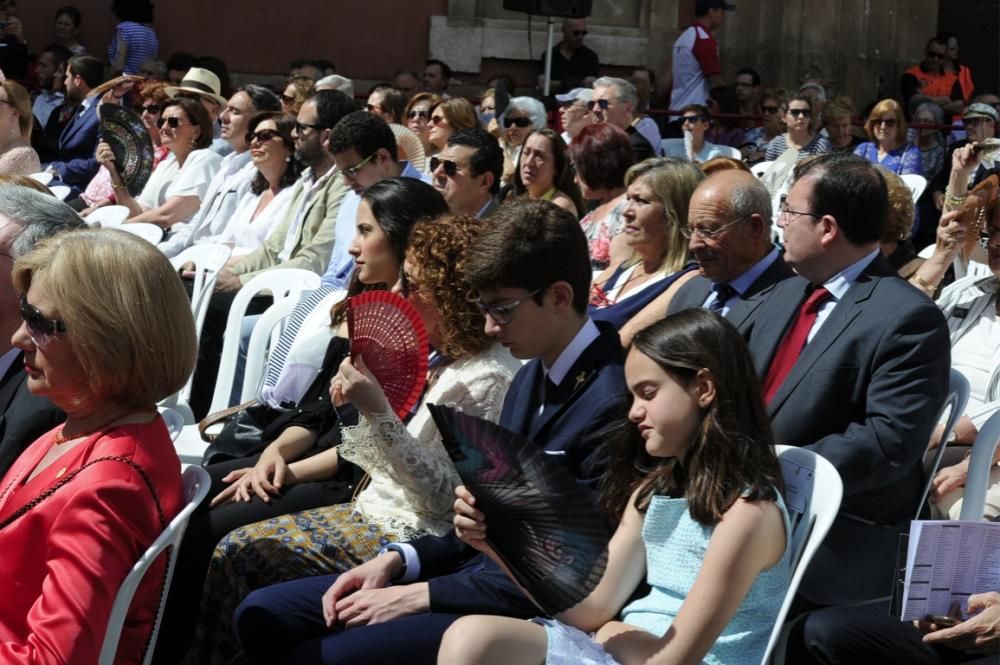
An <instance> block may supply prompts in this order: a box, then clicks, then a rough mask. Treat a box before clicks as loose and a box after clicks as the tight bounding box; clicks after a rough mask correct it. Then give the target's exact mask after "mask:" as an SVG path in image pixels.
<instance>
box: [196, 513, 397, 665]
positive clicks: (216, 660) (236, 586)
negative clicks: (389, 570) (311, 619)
mask: <svg viewBox="0 0 1000 665" xmlns="http://www.w3.org/2000/svg"><path fill="white" fill-rule="evenodd" d="M408 535H410V534H398V533H393V532H390V531H388V530H383V529H382V527H380V526H379V525H377V524H372V523H369V522H368V521H367V520H366V519H365V517H364V516H362V515H361V513H359V512H358V511H357V510H355V509H354V504H353V503H345V504H340V505H337V506H330V507H327V508H316V509H314V510H306V511H303V512H300V513H292V514H290V515H282V516H281V517H274V518H272V519H268V520H264V521H261V522H257V523H255V524H250V525H248V526H244V527H241V528H239V529H235V530H233V531H230V532H229V534H227V535H226V537H225V538H223V539H222V541H220V542H219V544H218V545H217V546H216V547H215V552H214V553H213V554H212V563H211V565H210V567H209V569H208V576H207V577H206V578H205V587H204V592H203V595H202V601H201V613H200V615H199V621H198V627H197V629H196V631H195V636H194V642H193V643H192V645H191V648H190V649H189V650H188V653H187V656H186V657H185V659H184V661H183V662H184V663H185V664H188V665H229V663H231V662H232V661H233V658H234V657H235V656H236V654H237V653H238V652H239V644H238V642H237V640H236V635H235V633H234V631H233V628H232V618H233V612H234V611H235V610H236V607H237V606H238V605H239V604H240V602H241V601H242V600H243V598H245V597H246V595H247V594H249V593H250V592H251V591H254V590H256V589H260V588H263V587H265V586H269V585H271V584H278V583H279V582H287V581H289V580H294V579H299V578H302V577H309V576H313V575H329V574H337V573H342V572H345V571H347V570H350V569H351V568H354V567H355V566H357V565H360V564H362V563H364V562H365V561H367V560H369V559H371V558H372V557H374V556H375V555H376V554H378V552H379V550H380V549H382V548H383V547H385V546H386V545H388V544H389V543H392V542H395V541H397V540H399V539H400V536H408Z"/></svg>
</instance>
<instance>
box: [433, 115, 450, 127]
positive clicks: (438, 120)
mask: <svg viewBox="0 0 1000 665" xmlns="http://www.w3.org/2000/svg"><path fill="white" fill-rule="evenodd" d="M446 122H448V119H447V118H445V117H444V116H443V115H432V116H431V124H432V125H441V124H443V123H446Z"/></svg>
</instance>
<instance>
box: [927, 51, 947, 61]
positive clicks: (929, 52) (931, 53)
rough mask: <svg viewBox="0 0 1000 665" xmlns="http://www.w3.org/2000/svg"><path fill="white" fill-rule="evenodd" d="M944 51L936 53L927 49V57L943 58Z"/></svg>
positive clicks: (933, 58)
mask: <svg viewBox="0 0 1000 665" xmlns="http://www.w3.org/2000/svg"><path fill="white" fill-rule="evenodd" d="M944 55H945V54H944V53H936V52H934V51H927V57H928V58H930V59H931V60H944Z"/></svg>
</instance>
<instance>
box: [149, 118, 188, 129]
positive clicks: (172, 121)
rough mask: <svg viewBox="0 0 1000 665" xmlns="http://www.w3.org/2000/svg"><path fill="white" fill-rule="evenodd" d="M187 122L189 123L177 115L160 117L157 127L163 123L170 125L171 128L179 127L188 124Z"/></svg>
mask: <svg viewBox="0 0 1000 665" xmlns="http://www.w3.org/2000/svg"><path fill="white" fill-rule="evenodd" d="M186 124H188V123H186V122H182V121H181V119H180V118H178V117H177V116H174V117H172V118H160V119H159V120H157V121H156V126H157V127H163V125H167V126H168V127H170V129H177V128H178V127H180V126H181V125H186Z"/></svg>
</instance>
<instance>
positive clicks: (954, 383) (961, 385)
mask: <svg viewBox="0 0 1000 665" xmlns="http://www.w3.org/2000/svg"><path fill="white" fill-rule="evenodd" d="M968 403H969V381H968V379H966V378H965V377H964V376H963V375H962V373H961V372H959V371H958V370H956V369H953V370H951V372H950V373H949V375H948V397H947V398H946V399H945V401H944V404H943V405H942V406H941V410H940V411H939V412H938V417H937V418H935V420H934V422H940V420H941V418H942V417H943V416H944V413H945V409H949V408H950V409H951V410H950V411H949V412H948V420H947V421H946V422H945V424H944V430H943V431H942V433H941V443H940V444H938V449H937V453H935V455H934V461H933V462H931V466H930V468H929V469H928V470H927V482H926V483H925V484H924V493H923V495H922V496H921V497H920V503H919V504H917V513H916V515H915V516H914V518H913V519H915V520H919V519H920V512H921V511H922V510H923V509H924V504H925V503H926V502H927V497H928V495H930V493H931V485H932V483H933V482H934V474H936V473H937V470H938V467H939V466H940V465H941V458H942V457H944V451H945V448H946V447H947V446H948V439H949V438H951V433H952V431H954V429H955V424H956V423H958V419H959V418H961V417H962V414H963V413H965V407H966V405H967V404H968Z"/></svg>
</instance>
